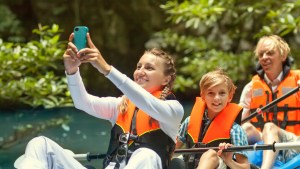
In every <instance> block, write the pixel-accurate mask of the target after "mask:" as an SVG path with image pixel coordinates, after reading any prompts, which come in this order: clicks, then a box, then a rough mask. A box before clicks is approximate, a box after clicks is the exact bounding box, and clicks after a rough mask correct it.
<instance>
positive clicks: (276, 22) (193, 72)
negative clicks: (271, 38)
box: [151, 0, 300, 91]
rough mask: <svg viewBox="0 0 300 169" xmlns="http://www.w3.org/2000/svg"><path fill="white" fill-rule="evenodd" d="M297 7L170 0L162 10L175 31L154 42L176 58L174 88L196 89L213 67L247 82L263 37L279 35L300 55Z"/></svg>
mask: <svg viewBox="0 0 300 169" xmlns="http://www.w3.org/2000/svg"><path fill="white" fill-rule="evenodd" d="M299 7H300V1H299V0H294V1H273V0H263V1H259V0H254V1H251V2H250V1H249V2H248V1H238V0H218V1H216V0H184V1H180V2H179V1H177V0H169V1H167V2H166V3H165V4H163V5H161V8H162V9H163V10H164V11H165V13H166V14H167V15H168V18H167V21H168V22H170V23H172V24H173V26H172V27H171V28H168V29H166V30H163V31H160V32H157V33H156V34H155V35H154V37H153V39H152V40H151V41H152V42H155V43H156V46H157V45H158V46H161V47H163V48H167V49H168V51H172V53H175V55H176V57H177V65H178V67H179V69H178V78H177V82H176V83H175V84H176V85H175V86H174V87H175V89H179V90H180V91H185V90H186V89H187V88H192V89H196V88H198V83H199V80H200V78H201V77H202V75H203V74H204V73H206V72H208V71H211V70H213V69H215V68H223V69H225V70H226V71H227V73H228V74H229V76H230V77H231V78H232V79H233V80H234V81H235V82H241V81H248V80H249V78H250V77H251V76H252V73H253V70H254V64H255V58H254V56H253V50H254V48H255V45H256V42H257V39H258V38H259V37H261V36H263V35H266V34H278V35H280V36H282V37H283V38H285V39H286V40H287V41H288V43H289V44H293V45H294V47H293V46H291V47H292V51H293V53H299V49H298V48H296V47H297V46H299V43H300V42H299V38H300V34H299V28H300V27H299V25H300V24H299V23H300V22H299V21H300V15H299V14H300V8H299ZM152 44H153V43H152ZM294 57H295V60H296V58H297V56H294Z"/></svg>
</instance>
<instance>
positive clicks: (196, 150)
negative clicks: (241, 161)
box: [174, 142, 300, 154]
mask: <svg viewBox="0 0 300 169" xmlns="http://www.w3.org/2000/svg"><path fill="white" fill-rule="evenodd" d="M209 149H213V150H216V151H217V150H219V147H203V148H189V149H176V150H175V151H174V153H181V154H201V153H204V152H206V151H207V150H209ZM285 149H300V142H288V143H275V142H274V143H273V144H262V145H259V144H254V145H248V146H231V147H228V148H227V149H224V150H223V151H224V152H236V151H256V150H273V151H274V152H275V151H276V150H285Z"/></svg>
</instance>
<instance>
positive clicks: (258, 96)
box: [250, 70, 300, 135]
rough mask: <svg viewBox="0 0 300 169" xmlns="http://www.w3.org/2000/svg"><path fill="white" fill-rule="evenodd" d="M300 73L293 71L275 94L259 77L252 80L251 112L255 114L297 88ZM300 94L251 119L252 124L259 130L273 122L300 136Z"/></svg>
mask: <svg viewBox="0 0 300 169" xmlns="http://www.w3.org/2000/svg"><path fill="white" fill-rule="evenodd" d="M299 75H300V71H298V70H291V71H290V72H289V74H288V75H287V76H286V77H285V78H284V79H283V80H282V81H281V82H280V83H279V85H278V87H277V89H276V91H275V92H272V90H271V89H270V87H269V86H268V85H267V84H266V82H265V81H264V80H263V79H262V78H260V77H259V76H258V75H256V76H254V77H253V78H252V84H253V86H252V89H251V103H250V110H251V112H254V111H255V110H256V109H257V108H259V107H263V106H265V105H266V104H268V103H270V102H271V101H273V100H275V99H277V98H279V97H281V96H283V95H284V94H286V93H287V92H289V91H290V90H292V89H294V88H295V87H297V81H298V80H299V79H300V78H299ZM299 93H300V92H298V93H295V94H293V95H291V96H289V97H287V98H286V99H284V100H282V101H280V102H279V103H277V105H275V106H274V107H273V108H270V109H269V110H267V111H266V112H264V113H263V117H262V116H257V117H254V118H253V119H251V122H252V124H253V125H254V126H256V127H257V128H258V130H260V131H261V130H262V129H263V125H264V124H265V123H266V122H273V123H275V124H276V125H277V126H279V127H281V128H283V129H285V130H287V131H289V132H293V133H295V134H296V135H300V112H299V110H300V100H299Z"/></svg>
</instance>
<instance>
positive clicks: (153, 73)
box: [133, 53, 171, 93]
mask: <svg viewBox="0 0 300 169" xmlns="http://www.w3.org/2000/svg"><path fill="white" fill-rule="evenodd" d="M133 77H134V81H135V82H136V83H137V84H139V85H140V86H142V87H143V88H144V89H145V90H147V91H148V92H150V93H152V92H154V91H157V90H161V89H162V86H165V85H167V84H168V83H169V81H170V79H171V77H170V76H169V75H168V76H166V75H165V74H164V60H163V59H162V58H160V57H157V56H155V55H153V54H151V53H145V54H144V55H143V56H142V57H141V58H140V60H139V62H138V63H137V67H136V70H135V71H134V73H133Z"/></svg>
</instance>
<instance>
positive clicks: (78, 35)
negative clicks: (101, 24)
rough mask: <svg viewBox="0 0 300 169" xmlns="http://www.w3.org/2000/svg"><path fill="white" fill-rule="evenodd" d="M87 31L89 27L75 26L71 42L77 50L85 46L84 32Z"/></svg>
mask: <svg viewBox="0 0 300 169" xmlns="http://www.w3.org/2000/svg"><path fill="white" fill-rule="evenodd" d="M88 31H89V28H88V27H86V26H75V28H74V40H73V43H74V44H75V46H76V47H77V49H78V51H79V50H81V49H83V48H86V46H87V39H86V34H87V33H88Z"/></svg>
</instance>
